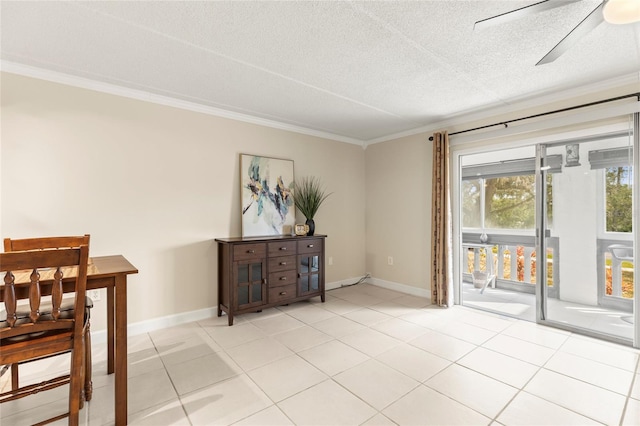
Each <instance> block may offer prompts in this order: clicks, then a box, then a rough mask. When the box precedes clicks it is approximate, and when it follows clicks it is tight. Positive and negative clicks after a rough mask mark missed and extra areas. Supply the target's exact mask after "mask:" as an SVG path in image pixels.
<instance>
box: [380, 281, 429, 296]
mask: <svg viewBox="0 0 640 426" xmlns="http://www.w3.org/2000/svg"><path fill="white" fill-rule="evenodd" d="M367 282H369V283H371V284H373V285H377V286H378V287H382V288H386V289H388V290H395V291H399V292H401V293H407V294H410V295H412V296H418V297H426V298H427V299H431V290H430V289H426V288H418V287H414V286H412V285H406V284H400V283H395V282H393V281H385V280H381V279H380V278H368V279H367Z"/></svg>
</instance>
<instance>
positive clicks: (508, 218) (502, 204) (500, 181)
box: [485, 175, 535, 229]
mask: <svg viewBox="0 0 640 426" xmlns="http://www.w3.org/2000/svg"><path fill="white" fill-rule="evenodd" d="M534 226H535V176H534V175H524V176H509V177H501V178H494V179H487V180H486V181H485V227H486V228H502V229H533V228H534Z"/></svg>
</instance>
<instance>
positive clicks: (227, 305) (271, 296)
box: [216, 235, 326, 325]
mask: <svg viewBox="0 0 640 426" xmlns="http://www.w3.org/2000/svg"><path fill="white" fill-rule="evenodd" d="M325 238H326V235H314V236H304V237H293V236H275V237H259V238H258V237H251V238H218V239H216V242H217V243H218V316H221V315H222V312H226V313H227V315H228V317H229V325H233V317H234V315H237V314H243V313H247V312H258V311H261V310H262V309H264V308H270V307H273V306H279V305H286V304H289V303H292V302H297V301H300V300H305V299H309V298H311V297H316V296H320V298H321V300H322V302H324V296H325V293H324V242H325Z"/></svg>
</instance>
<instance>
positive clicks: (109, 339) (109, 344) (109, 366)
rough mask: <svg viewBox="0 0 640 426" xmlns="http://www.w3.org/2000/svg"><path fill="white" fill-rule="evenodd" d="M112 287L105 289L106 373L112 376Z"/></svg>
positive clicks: (113, 311)
mask: <svg viewBox="0 0 640 426" xmlns="http://www.w3.org/2000/svg"><path fill="white" fill-rule="evenodd" d="M114 290H115V289H114V287H113V286H111V285H110V286H108V287H107V373H108V374H113V373H114V372H115V371H116V370H115V366H114V359H115V356H114V355H115V335H114V330H115V318H114V315H115V306H114V303H115V302H114V294H113V293H114Z"/></svg>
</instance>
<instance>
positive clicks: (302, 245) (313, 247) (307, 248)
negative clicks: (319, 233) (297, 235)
mask: <svg viewBox="0 0 640 426" xmlns="http://www.w3.org/2000/svg"><path fill="white" fill-rule="evenodd" d="M320 251H322V239H320V238H317V239H315V238H314V239H305V240H302V241H298V253H299V254H303V253H317V252H320Z"/></svg>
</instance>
